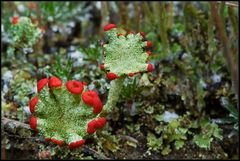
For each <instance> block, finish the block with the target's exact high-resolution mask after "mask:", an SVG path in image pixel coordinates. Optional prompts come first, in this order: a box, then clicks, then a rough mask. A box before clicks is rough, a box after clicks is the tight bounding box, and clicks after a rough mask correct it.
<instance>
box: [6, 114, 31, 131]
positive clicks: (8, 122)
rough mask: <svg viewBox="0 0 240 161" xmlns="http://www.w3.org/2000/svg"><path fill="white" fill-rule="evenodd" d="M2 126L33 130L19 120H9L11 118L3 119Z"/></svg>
mask: <svg viewBox="0 0 240 161" xmlns="http://www.w3.org/2000/svg"><path fill="white" fill-rule="evenodd" d="M2 124H3V125H4V126H14V127H17V128H23V129H28V130H31V128H30V126H29V125H28V124H25V123H22V122H20V121H17V120H12V119H9V118H6V117H3V118H2Z"/></svg>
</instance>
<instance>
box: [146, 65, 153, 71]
mask: <svg viewBox="0 0 240 161" xmlns="http://www.w3.org/2000/svg"><path fill="white" fill-rule="evenodd" d="M147 70H148V72H152V71H153V65H152V64H148V67H147Z"/></svg>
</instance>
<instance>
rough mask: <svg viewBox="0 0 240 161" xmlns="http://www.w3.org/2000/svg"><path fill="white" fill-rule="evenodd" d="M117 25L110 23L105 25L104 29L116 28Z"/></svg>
mask: <svg viewBox="0 0 240 161" xmlns="http://www.w3.org/2000/svg"><path fill="white" fill-rule="evenodd" d="M116 27H117V26H116V25H115V24H112V23H111V24H108V25H106V26H104V28H103V30H104V31H108V30H111V29H112V28H116Z"/></svg>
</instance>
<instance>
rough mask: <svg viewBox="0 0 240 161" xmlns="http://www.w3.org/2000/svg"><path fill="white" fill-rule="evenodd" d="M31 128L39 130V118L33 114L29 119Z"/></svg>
mask: <svg viewBox="0 0 240 161" xmlns="http://www.w3.org/2000/svg"><path fill="white" fill-rule="evenodd" d="M29 124H30V128H31V129H33V130H37V118H36V117H34V116H32V117H31V118H30V121H29Z"/></svg>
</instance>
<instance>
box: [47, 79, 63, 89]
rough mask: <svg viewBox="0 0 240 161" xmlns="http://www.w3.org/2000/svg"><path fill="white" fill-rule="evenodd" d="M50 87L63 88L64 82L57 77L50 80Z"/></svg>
mask: <svg viewBox="0 0 240 161" xmlns="http://www.w3.org/2000/svg"><path fill="white" fill-rule="evenodd" d="M48 85H49V87H50V88H52V87H60V86H62V81H61V80H60V79H58V78H57V77H54V76H53V77H51V78H50V79H49V83H48Z"/></svg>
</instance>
